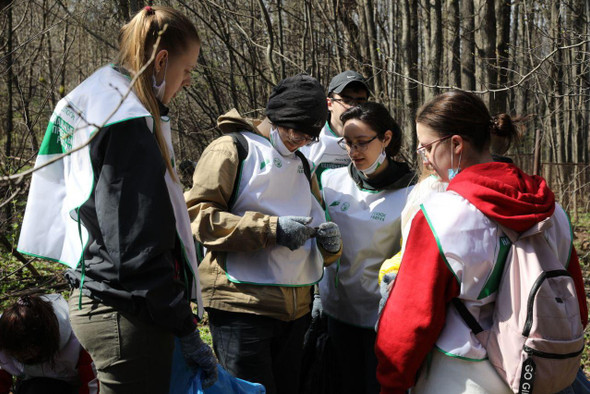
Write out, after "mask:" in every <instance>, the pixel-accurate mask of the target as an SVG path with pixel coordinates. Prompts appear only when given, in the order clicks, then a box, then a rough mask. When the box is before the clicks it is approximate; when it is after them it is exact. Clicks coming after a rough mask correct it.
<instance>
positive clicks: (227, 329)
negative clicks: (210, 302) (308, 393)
mask: <svg viewBox="0 0 590 394" xmlns="http://www.w3.org/2000/svg"><path fill="white" fill-rule="evenodd" d="M207 313H208V314H209V327H210V329H211V335H212V337H213V349H214V350H215V354H216V355H217V358H218V359H219V363H220V364H221V365H222V366H223V367H224V368H225V369H226V370H227V371H228V372H229V373H230V374H232V375H233V376H235V377H237V378H240V379H244V380H248V381H250V382H255V383H261V384H263V385H264V387H265V388H266V392H267V393H269V394H275V393H277V394H291V393H293V394H296V393H298V392H299V374H300V369H301V357H302V354H303V336H304V334H305V331H306V330H307V328H308V327H309V323H310V320H311V314H307V315H305V316H303V317H301V318H299V319H297V320H294V321H290V322H284V321H282V320H277V319H273V318H270V317H266V316H258V315H254V314H249V313H236V312H226V311H221V310H219V309H211V308H209V309H207Z"/></svg>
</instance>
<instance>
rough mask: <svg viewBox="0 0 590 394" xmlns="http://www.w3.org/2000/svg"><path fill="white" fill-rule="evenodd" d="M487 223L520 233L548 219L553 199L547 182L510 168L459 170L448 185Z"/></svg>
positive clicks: (502, 165) (488, 166) (489, 165)
mask: <svg viewBox="0 0 590 394" xmlns="http://www.w3.org/2000/svg"><path fill="white" fill-rule="evenodd" d="M448 190H453V191H455V192H456V193H458V194H460V195H461V196H463V197H465V198H466V199H467V200H468V201H469V202H470V203H472V204H473V205H475V206H476V207H477V209H479V210H480V211H482V212H483V213H484V214H485V215H486V216H488V217H489V218H490V219H492V220H494V221H496V222H498V223H500V224H501V225H503V226H505V227H508V228H510V229H512V230H515V231H518V232H523V231H525V230H528V229H529V228H531V226H532V225H534V224H535V223H538V222H540V221H541V220H543V219H545V218H547V217H549V216H551V215H552V214H553V211H554V210H555V196H554V195H553V192H552V191H551V190H550V189H549V187H548V186H547V182H545V180H544V179H543V178H541V177H539V176H536V175H532V176H531V175H528V174H526V173H525V172H523V171H522V170H520V169H519V168H518V167H516V166H515V165H513V164H507V163H496V162H494V163H485V164H477V165H473V166H470V167H467V168H466V169H464V170H462V171H461V172H460V173H459V174H457V176H456V177H455V178H454V179H453V180H452V181H451V183H449V187H448Z"/></svg>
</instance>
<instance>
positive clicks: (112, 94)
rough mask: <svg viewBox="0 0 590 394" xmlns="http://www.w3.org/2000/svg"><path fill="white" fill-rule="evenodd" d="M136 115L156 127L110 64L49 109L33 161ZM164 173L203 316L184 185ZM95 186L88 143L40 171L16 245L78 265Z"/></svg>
mask: <svg viewBox="0 0 590 394" xmlns="http://www.w3.org/2000/svg"><path fill="white" fill-rule="evenodd" d="M125 96H126V97H125ZM135 118H146V124H147V125H148V127H149V128H150V129H152V130H153V119H152V116H151V114H150V113H149V112H148V111H147V110H146V109H145V107H144V106H143V105H142V104H141V102H140V101H139V99H138V98H137V96H136V95H135V94H134V92H133V91H130V80H129V79H128V78H127V77H126V76H124V75H123V74H121V73H119V72H117V71H116V70H114V69H113V68H112V67H111V66H106V67H103V68H101V69H99V70H97V71H96V72H95V73H94V74H92V75H91V76H90V77H89V78H88V79H86V80H85V81H84V82H82V83H81V84H80V85H79V86H78V87H76V88H75V89H74V90H73V91H72V92H71V93H69V94H68V95H67V96H66V97H64V98H63V99H61V100H60V101H59V103H58V104H57V107H56V109H55V111H54V112H53V114H52V115H51V119H50V122H49V126H48V128H47V131H46V133H45V137H44V139H43V143H42V145H41V148H40V150H39V154H38V156H37V161H36V163H35V167H39V166H41V165H43V164H45V163H47V162H49V161H50V160H52V159H53V158H55V157H57V156H59V155H61V154H63V153H66V152H70V151H72V150H73V149H75V148H77V147H80V146H83V145H84V144H87V143H88V140H89V139H90V138H91V137H92V136H93V135H94V133H95V132H96V131H97V130H98V128H99V127H106V126H109V125H112V124H115V123H118V122H124V121H126V120H129V119H135ZM161 124H162V131H163V133H164V136H165V138H166V141H167V143H168V150H169V152H170V155H171V156H172V158H173V157H174V150H173V148H172V143H171V138H170V122H169V119H168V118H167V117H162V123H161ZM172 164H173V165H174V161H173V162H172ZM165 179H166V186H167V187H168V193H169V195H170V201H171V203H172V206H173V209H174V217H175V219H176V231H177V233H178V236H179V238H180V241H181V243H182V245H181V246H182V250H183V254H184V257H185V259H186V261H187V262H189V263H190V266H191V270H192V271H193V275H194V277H195V280H193V288H192V298H193V299H196V300H197V302H198V307H199V316H202V313H203V307H202V302H201V289H200V283H199V279H198V274H197V260H196V253H195V246H194V242H193V240H192V232H191V230H190V219H189V217H188V211H187V209H186V203H185V202H184V197H183V194H182V189H181V187H180V185H179V184H178V183H176V182H174V181H173V180H172V177H171V176H170V173H169V172H168V171H166V175H165ZM93 186H94V173H93V169H92V163H91V160H90V147H89V144H87V145H86V146H84V147H83V148H81V149H80V150H77V151H75V152H73V153H71V154H70V155H68V156H65V157H64V158H62V159H61V160H58V161H56V162H54V163H51V164H50V165H48V166H46V167H44V168H41V169H39V170H38V171H36V172H35V173H34V174H33V178H32V181H31V188H30V191H29V198H28V201H27V207H26V211H25V216H24V219H23V225H22V230H21V234H20V238H19V243H18V250H19V251H20V252H22V253H25V254H29V255H33V256H38V257H42V258H45V259H48V260H54V261H58V262H60V263H63V264H65V265H67V266H69V267H71V268H76V267H77V266H78V264H79V263H80V262H81V261H82V259H83V251H84V248H85V246H86V244H87V242H88V239H89V236H88V231H87V230H86V228H84V225H83V224H82V222H81V221H80V220H79V217H78V212H77V211H78V209H79V208H80V207H81V206H82V205H83V204H84V203H85V202H86V201H87V200H88V198H89V197H90V194H91V193H92V190H93Z"/></svg>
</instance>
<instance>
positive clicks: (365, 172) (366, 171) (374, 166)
mask: <svg viewBox="0 0 590 394" xmlns="http://www.w3.org/2000/svg"><path fill="white" fill-rule="evenodd" d="M385 159H387V155H386V154H385V150H382V151H381V153H380V154H379V156H377V158H376V159H375V161H374V162H373V164H371V165H370V166H369V168H367V169H364V170H359V171H360V172H361V174H363V175H364V176H369V175H372V174H374V173H375V171H377V168H379V167H381V164H383V162H384V161H385Z"/></svg>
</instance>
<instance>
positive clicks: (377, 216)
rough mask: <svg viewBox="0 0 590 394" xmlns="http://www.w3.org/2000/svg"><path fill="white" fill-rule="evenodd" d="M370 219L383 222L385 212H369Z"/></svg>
mask: <svg viewBox="0 0 590 394" xmlns="http://www.w3.org/2000/svg"><path fill="white" fill-rule="evenodd" d="M371 219H373V220H379V221H381V222H384V221H385V214H384V213H383V212H373V213H372V214H371Z"/></svg>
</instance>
